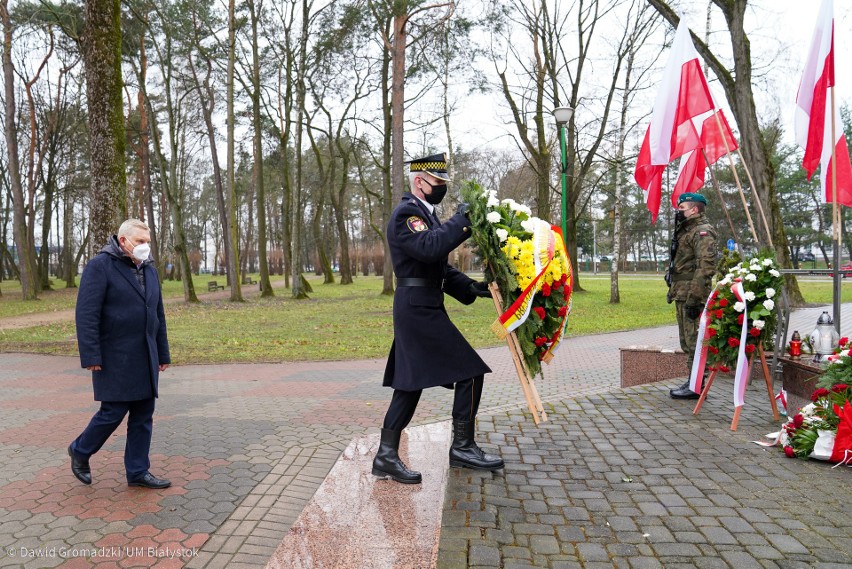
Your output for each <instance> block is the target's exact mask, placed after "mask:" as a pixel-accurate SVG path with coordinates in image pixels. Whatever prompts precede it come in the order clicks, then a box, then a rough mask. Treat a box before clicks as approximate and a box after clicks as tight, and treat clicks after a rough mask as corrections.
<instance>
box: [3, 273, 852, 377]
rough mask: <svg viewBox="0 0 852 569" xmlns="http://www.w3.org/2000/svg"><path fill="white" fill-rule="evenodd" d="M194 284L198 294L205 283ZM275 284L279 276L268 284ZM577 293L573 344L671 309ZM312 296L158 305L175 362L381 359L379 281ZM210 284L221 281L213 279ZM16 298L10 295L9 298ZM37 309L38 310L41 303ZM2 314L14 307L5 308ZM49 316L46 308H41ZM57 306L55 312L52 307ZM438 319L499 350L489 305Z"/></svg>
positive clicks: (43, 335) (11, 346) (808, 284)
mask: <svg viewBox="0 0 852 569" xmlns="http://www.w3.org/2000/svg"><path fill="white" fill-rule="evenodd" d="M214 278H216V277H211V276H210V275H201V276H200V277H196V278H195V282H196V287H197V290H198V292H199V293H203V292H206V291H207V281H208V280H213V279H214ZM276 278H279V277H276ZM580 278H581V284H582V286H583V287H584V288H585V289H586V290H585V291H583V292H577V293H575V295H574V297H573V308H572V311H571V316H570V317H569V323H568V335H569V336H579V335H585V334H598V333H602V332H615V331H621V330H633V329H637V328H647V327H653V326H662V325H669V324H673V323H674V321H675V317H674V307H673V305H669V304H666V302H665V295H666V286H665V283H664V282H663V279H662V278H661V277H656V276H646V275H638V276H634V275H630V274H625V275H622V276H621V277H620V280H619V284H620V292H621V303H620V304H618V305H611V304H609V277H608V276H607V275H599V276H597V277H592V276H591V275H588V274H581V277H580ZM308 279H309V281H310V282H311V285H312V286H313V288H314V292H313V293H311V294H310V299H308V300H293V299H291V298H290V296H289V294H290V293H289V289H285V288H278V289H275V293H276V296H275V297H274V298H271V299H261V298H260V297H259V296H256V295H255V296H251V297H249V298H248V299H247V301H246V302H244V303H237V304H234V303H231V302H229V301H227V300H217V301H205V302H201V303H199V304H196V305H188V304H185V303H182V302H172V303H167V305H166V318H167V321H168V327H169V343H170V346H171V351H172V361H173V362H175V363H178V364H179V363H221V362H260V361H311V360H343V359H364V358H383V357H385V356H386V355H387V352H388V348H389V347H390V344H391V340H392V338H393V327H392V325H393V323H392V317H391V310H392V302H393V301H392V299H391V298H390V297H387V296H382V295H380V294H379V293H380V291H381V288H382V281H381V279H380V278H379V277H357V278H356V281H355V284H353V285H349V286H341V285H339V284H330V285H324V284H322V279H321V278H319V277H313V276H309V277H308ZM218 280H219V281H220V282H222V283H223V282H224V279H223V278H222V277H219V278H218ZM7 285H8V283H7V282H4V283H3V296H2V297H0V317H3V316H9V315H15V314H25V313H26V312H25V311H23V309H22V308H21V307H20V306H18V305H21V304H23V305H30V306H29V308H32V305H35V306H36V308H35V309H34V310H30V311H31V312H34V311H45V310H54V309H62V308H72V307H73V305H74V298H75V296H76V295H75V293H74V291H73V290H72V291H66V290H65V289H60V290H57V291H49V292H45V293H44V294H43V295H42V296H43V300H40V301H37V302H34V303H23V302H21V301H20V297H18V299H17V300H16V299H14V298H12V297H13V292H12V287H9V286H7ZM800 285H801V287H802V290H803V292H804V294H805V297H806V300H807V301H808V302H813V303H830V302H831V283H830V282H829V281H822V282H820V281H811V280H800ZM18 293H20V289H18ZM182 294H183V291H182V288H181V284H180V283H179V282H171V281H167V282H166V283H165V285H164V296H166V297H171V298H175V297H177V298H180V297H182ZM843 300H844V301H845V302H852V287H849V286H844V287H843ZM42 303H44V304H42ZM7 304H8V305H13V306H16V308H15V309H9V308H8V307H7ZM47 307H51V308H47ZM54 307H59V308H54ZM447 311H448V312H449V314H450V317H451V318H452V320H453V321H454V322H455V323H456V325H457V326H458V327H459V329H460V330H461V331H462V332H463V333H464V334H465V336H466V337H467V338H468V340H469V341H470V343H471V344H472V345H473V346H474V347H477V348H480V347H487V346H495V345H500V344H502V342H501V341H499V340H497V338H496V337H495V336H494V334H493V333H492V332H491V330H490V326H491V324H492V322H494V320H495V318H496V312H495V310H494V305H493V303H492V302H491V301H490V300H488V299H480V300H478V301H477V302H475V303H474V304H473V305H472V306H463V305H461V304H459V303H458V302H456V301H455V300H453V299H452V298H448V300H447ZM74 334H75V330H74V324H73V322H66V323H61V324H53V325H49V326H35V327H31V328H25V329H17V330H7V331H5V332H0V351H27V352H39V353H53V354H66V355H76V354H77V346H76V341H75V336H74Z"/></svg>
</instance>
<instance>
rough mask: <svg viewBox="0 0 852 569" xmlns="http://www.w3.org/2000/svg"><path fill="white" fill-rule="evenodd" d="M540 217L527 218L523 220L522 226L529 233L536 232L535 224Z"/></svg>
mask: <svg viewBox="0 0 852 569" xmlns="http://www.w3.org/2000/svg"><path fill="white" fill-rule="evenodd" d="M537 220H538V218H532V219H525V220H523V221H522V222H521V227H523V228H524V231H526V232H527V233H535V226H536V222H537Z"/></svg>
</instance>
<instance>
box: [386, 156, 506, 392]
mask: <svg viewBox="0 0 852 569" xmlns="http://www.w3.org/2000/svg"><path fill="white" fill-rule="evenodd" d="M409 167H410V170H411V172H428V173H429V174H431V175H433V176H435V177H436V178H438V179H440V180H449V176H448V174H447V159H446V154H433V155H431V156H426V157H424V158H418V159H416V160H411V161H409ZM387 236H388V246H389V248H390V253H391V259H392V260H393V272H394V274H395V275H396V278H397V288H396V292H395V294H394V302H393V332H394V341H393V345H392V346H391V350H390V355H389V356H388V361H387V366H386V368H385V376H384V385H385V386H390V387H393V388H394V389H400V390H403V391H415V390H418V389H425V388H428V387H435V386H439V385H443V386H447V387H452V385H450V384H453V383H455V382H458V381H461V380H464V379H468V378H471V377H474V376H479V375H482V374H484V373H487V372H490V371H491V369H490V368H489V367H488V366H487V365H486V364H485V362H484V361H483V360H482V358H480V357H479V355H478V354H477V353H476V351H475V350H474V349H473V348H472V347H471V346H470V344H469V343H468V342H467V340H466V339H465V338H464V336H463V335H462V333H461V332H459V330H458V329H457V328H456V327H455V325H454V324H453V323H452V322H451V321H450V318H449V316H448V315H447V311H446V309H445V308H444V293H447V294H449V295H450V296H452V297H453V298H455V299H456V300H458V301H459V302H461V303H462V304H471V303H473V301H474V300H476V296H475V295H473V294H471V292H470V285H471V283H473V282H475V281H474V280H473V279H471V278H470V277H468V276H467V275H465V274H464V273H463V272H461V271H459V270H458V269H456V268H455V267H453V266H451V265H450V264H449V262H448V257H449V254H450V252H451V251H453V250H454V249H455V248H456V247H458V246H459V245H461V244H462V243H463V242H464V241H465V240H466V239H468V238H469V237H470V220H469V219H468V218H467V217H466V216H464V215H462V214H458V213H457V214H455V215H453V216H452V217H451V218H450V219H448V220H447V221H445V222H444V223H441V222H440V221H439V220H438V217H437V214H436V213H435V212H434V209H433V210H432V211H430V208H429V207H428V205H427V204H425V203H424V202H423V201H421V200H420V199H418V198H417V197H415V196H414V195H413V194H410V193H406V194H403V196H402V200H401V201H400V203H399V205H397V206H396V208H395V209H394V211H393V213H392V214H391V218H390V222H389V223H388V227H387Z"/></svg>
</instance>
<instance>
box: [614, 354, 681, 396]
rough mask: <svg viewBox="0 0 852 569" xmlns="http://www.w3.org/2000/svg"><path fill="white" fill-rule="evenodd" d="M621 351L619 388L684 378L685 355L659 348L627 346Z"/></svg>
mask: <svg viewBox="0 0 852 569" xmlns="http://www.w3.org/2000/svg"><path fill="white" fill-rule="evenodd" d="M620 351H621V387H635V386H637V385H645V384H646V383H654V382H657V381H667V380H670V379H674V378H677V377H686V376H687V375H688V374H687V369H686V361H687V360H686V354H685V353H683V352H682V351H680V350H672V349H664V348H662V347H660V346H627V347H625V348H620Z"/></svg>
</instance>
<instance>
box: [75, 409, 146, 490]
mask: <svg viewBox="0 0 852 569" xmlns="http://www.w3.org/2000/svg"><path fill="white" fill-rule="evenodd" d="M155 401H156V399H154V398H153V397H152V398H150V399H142V400H140V401H101V408H100V409H99V410H98V412H97V413H95V416H94V417H92V420H91V421H89V425H88V426H87V427H86V428H85V430H84V431H83V432H82V433H81V434H80V436H79V437H77V438H76V439H75V440H74V442H73V443H71V450H73V451H74V452H75V453H77V454H78V455H80V456H83V457H86V458H88V457H90V456H92V455H93V454H95V453H96V452H98V451H99V450H101V447H102V446H104V443H106V442H107V440H109V437H110V435H112V434H113V432H115V430H116V429H117V428H118V426H119V425H120V424H121V421H122V420H123V419H124V416H125V415H127V414H128V413H130V416H129V417H128V419H127V443H126V444H125V447H124V469H125V470H126V472H127V479H128V480H132V479H134V478H138V477H140V476H142V475H143V474H145V473H146V472H148V469H149V468H150V466H151V463H150V461H149V460H148V452H149V451H150V449H151V433H152V432H153V428H154V402H155Z"/></svg>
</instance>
